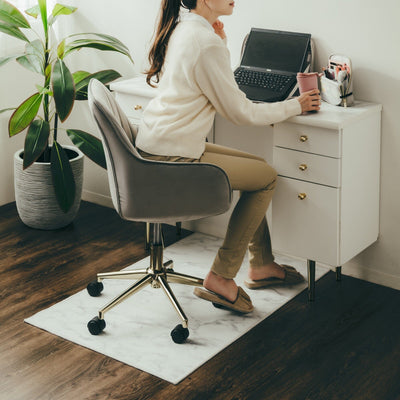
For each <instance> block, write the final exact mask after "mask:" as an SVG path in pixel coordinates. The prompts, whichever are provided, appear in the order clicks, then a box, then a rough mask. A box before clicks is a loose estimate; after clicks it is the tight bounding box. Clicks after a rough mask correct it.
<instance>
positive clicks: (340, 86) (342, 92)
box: [321, 54, 354, 107]
mask: <svg viewBox="0 0 400 400" xmlns="http://www.w3.org/2000/svg"><path fill="white" fill-rule="evenodd" d="M321 98H322V100H324V101H326V102H327V103H330V104H333V105H335V106H342V107H348V106H352V105H353V104H354V96H353V70H352V66H351V60H350V58H348V57H346V56H343V55H339V54H334V55H331V56H330V57H329V60H328V68H323V75H322V77H321Z"/></svg>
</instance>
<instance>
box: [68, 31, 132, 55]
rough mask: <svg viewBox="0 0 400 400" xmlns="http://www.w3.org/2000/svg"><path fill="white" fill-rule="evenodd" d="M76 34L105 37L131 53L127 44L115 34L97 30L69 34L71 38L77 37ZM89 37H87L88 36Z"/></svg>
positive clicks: (109, 41)
mask: <svg viewBox="0 0 400 400" xmlns="http://www.w3.org/2000/svg"><path fill="white" fill-rule="evenodd" d="M75 36H89V37H90V36H94V37H97V38H100V39H105V40H106V41H107V42H108V43H113V44H114V45H115V46H118V47H119V48H121V50H122V49H123V50H125V51H126V52H127V53H129V49H128V47H127V46H125V45H124V44H123V43H122V42H121V41H120V40H119V39H117V38H116V37H114V36H111V35H106V34H104V33H96V32H87V33H74V34H72V35H69V36H68V37H69V38H72V37H75ZM86 39H87V38H86Z"/></svg>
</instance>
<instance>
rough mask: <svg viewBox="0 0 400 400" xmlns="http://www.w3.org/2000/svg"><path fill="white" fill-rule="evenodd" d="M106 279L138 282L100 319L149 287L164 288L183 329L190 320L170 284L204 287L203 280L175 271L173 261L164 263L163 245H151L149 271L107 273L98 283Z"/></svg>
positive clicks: (115, 301) (113, 302) (115, 300)
mask: <svg viewBox="0 0 400 400" xmlns="http://www.w3.org/2000/svg"><path fill="white" fill-rule="evenodd" d="M105 279H135V280H136V282H135V283H134V284H133V285H132V286H130V287H129V288H128V289H126V290H125V291H124V292H123V293H121V294H120V295H119V296H117V297H115V298H114V299H113V300H112V301H110V302H109V303H108V304H107V305H106V306H104V307H103V308H102V309H101V310H100V311H99V319H100V320H103V319H104V314H105V313H106V312H107V311H109V310H111V309H112V308H113V307H115V306H116V305H118V304H120V303H121V302H123V301H124V300H126V299H127V298H128V297H130V296H132V295H133V294H135V293H137V292H138V291H139V290H141V289H143V288H144V287H146V286H147V285H151V286H152V287H153V288H160V287H161V288H162V289H163V291H164V293H165V294H166V295H167V297H168V299H169V300H170V302H171V304H172V305H173V307H174V308H175V310H176V312H177V314H178V315H179V317H180V319H181V320H182V326H183V328H187V327H188V319H187V317H186V315H185V313H184V311H183V309H182V307H181V306H180V304H179V302H178V300H177V299H176V297H175V295H174V293H173V291H172V289H171V287H170V286H169V283H180V284H183V285H190V286H203V279H200V278H197V277H194V276H191V275H186V274H181V273H179V272H175V271H174V270H173V263H172V260H169V261H167V262H165V263H163V245H162V244H158V245H151V255H150V267H148V268H147V269H138V270H130V271H118V272H106V273H100V274H97V281H98V282H102V281H103V280H105Z"/></svg>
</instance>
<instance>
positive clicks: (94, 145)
mask: <svg viewBox="0 0 400 400" xmlns="http://www.w3.org/2000/svg"><path fill="white" fill-rule="evenodd" d="M67 134H68V136H69V138H70V139H71V141H72V143H73V144H74V145H75V146H76V147H78V148H79V149H80V150H81V151H82V153H84V154H85V155H86V156H88V157H89V158H90V159H91V160H92V161H94V162H95V163H96V164H97V165H100V167H102V168H104V169H107V165H106V158H105V156H104V149H103V144H102V143H101V140H99V139H98V138H97V137H95V136H93V135H91V134H90V133H87V132H84V131H81V130H79V129H67Z"/></svg>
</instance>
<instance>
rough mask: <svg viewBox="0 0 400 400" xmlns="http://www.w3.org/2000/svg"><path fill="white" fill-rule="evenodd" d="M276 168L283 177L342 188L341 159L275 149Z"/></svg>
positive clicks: (280, 148) (279, 148)
mask: <svg viewBox="0 0 400 400" xmlns="http://www.w3.org/2000/svg"><path fill="white" fill-rule="evenodd" d="M274 168H275V169H276V170H277V171H278V174H279V175H281V176H287V177H289V178H295V179H302V180H305V181H309V182H314V183H320V184H322V185H328V186H333V187H340V159H338V158H331V157H324V156H319V155H316V154H310V153H305V152H302V151H297V150H290V149H284V148H282V147H274Z"/></svg>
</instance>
